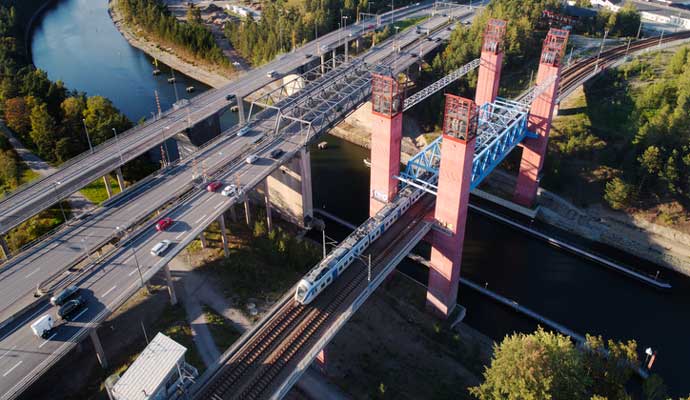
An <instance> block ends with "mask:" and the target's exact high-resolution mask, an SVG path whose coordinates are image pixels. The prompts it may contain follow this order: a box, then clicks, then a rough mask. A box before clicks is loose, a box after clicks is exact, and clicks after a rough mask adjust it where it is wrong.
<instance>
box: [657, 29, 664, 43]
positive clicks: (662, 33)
mask: <svg viewBox="0 0 690 400" xmlns="http://www.w3.org/2000/svg"><path fill="white" fill-rule="evenodd" d="M664 32H666V29H662V30H661V36H659V44H658V45H657V47H661V41H662V40H663V39H664Z"/></svg>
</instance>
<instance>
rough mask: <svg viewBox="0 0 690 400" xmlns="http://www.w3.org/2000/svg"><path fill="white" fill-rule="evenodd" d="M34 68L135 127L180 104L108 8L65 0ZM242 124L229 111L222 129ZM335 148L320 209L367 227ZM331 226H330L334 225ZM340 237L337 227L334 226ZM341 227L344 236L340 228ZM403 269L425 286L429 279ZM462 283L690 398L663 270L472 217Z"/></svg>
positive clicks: (347, 167)
mask: <svg viewBox="0 0 690 400" xmlns="http://www.w3.org/2000/svg"><path fill="white" fill-rule="evenodd" d="M32 53H33V59H34V62H35V64H36V65H37V66H38V67H39V68H42V69H44V70H46V71H47V72H48V75H49V77H50V78H51V79H54V80H57V79H61V80H63V81H64V82H65V84H66V85H67V87H69V88H70V89H76V90H80V91H85V92H87V93H88V94H89V95H96V94H98V95H103V96H106V97H108V98H110V99H111V100H112V101H113V103H114V104H115V106H117V107H119V108H120V109H121V110H122V111H123V112H124V113H125V114H126V115H127V116H128V117H129V118H130V119H132V120H134V121H136V120H138V119H139V118H141V117H143V116H150V113H151V112H153V111H155V110H156V105H155V98H154V94H153V91H154V90H156V91H158V93H159V95H160V100H161V106H162V107H163V109H166V108H168V107H170V105H171V104H172V103H173V102H174V101H175V93H174V90H173V86H172V85H170V84H168V83H167V77H168V75H169V68H167V67H166V66H163V65H161V67H160V68H161V70H162V71H163V74H161V75H159V76H157V77H154V76H152V73H151V71H152V60H151V58H150V57H148V56H147V55H145V54H144V53H143V52H141V51H139V50H138V49H135V48H133V47H131V46H130V45H129V44H128V43H127V42H126V41H125V39H124V38H123V37H122V36H121V35H120V33H119V32H118V31H117V29H116V28H115V26H114V24H113V23H112V21H111V20H110V17H109V16H108V13H107V2H106V0H61V1H58V2H57V3H56V4H55V5H54V6H53V7H51V8H50V9H49V10H47V11H46V12H45V14H44V16H43V17H42V18H40V19H39V20H38V22H37V25H36V28H35V30H34V32H33V37H32ZM176 76H177V77H178V82H179V83H178V88H177V89H178V96H180V97H183V96H188V94H187V93H185V91H184V88H185V87H186V86H189V85H193V86H195V87H196V88H197V93H198V92H200V91H202V90H207V89H208V87H207V86H205V85H203V84H201V83H199V82H196V81H194V80H192V79H190V78H187V77H184V76H182V75H181V74H176ZM233 123H235V118H234V115H232V114H230V113H227V114H226V117H224V118H223V125H224V126H226V127H227V126H229V125H230V124H233ZM326 140H327V141H328V142H329V147H328V149H326V150H323V151H322V150H317V149H314V150H313V151H312V174H313V186H314V206H315V207H323V208H325V209H326V210H328V211H330V212H331V213H334V214H337V215H339V216H340V217H342V218H343V219H346V220H349V221H352V222H354V223H359V222H361V221H362V220H364V219H365V218H366V215H367V209H368V199H367V195H368V174H369V171H368V169H367V168H366V167H365V165H364V163H363V161H362V160H363V159H364V158H365V157H367V156H368V154H367V151H366V150H365V149H362V148H360V147H357V146H355V145H353V144H350V143H347V142H344V141H342V140H340V139H337V138H334V137H330V136H329V137H327V139H326ZM329 226H330V225H329ZM329 229H331V228H329ZM333 229H336V228H333ZM405 264H406V265H404V266H403V267H402V268H404V269H405V271H407V272H409V273H411V274H412V275H414V276H415V277H418V278H419V279H421V280H424V279H425V273H424V272H423V271H422V270H420V268H419V267H415V266H414V265H411V263H409V264H408V263H405ZM462 274H463V276H465V277H467V278H469V279H471V280H473V281H474V282H477V283H480V284H482V285H484V284H486V285H487V287H488V288H489V289H492V290H494V291H496V292H498V293H500V294H502V295H504V296H507V297H509V298H511V299H513V300H515V301H517V302H519V303H520V304H522V305H525V306H527V307H530V308H532V309H533V310H535V311H537V312H539V313H541V314H543V315H545V316H546V317H548V318H551V319H553V320H555V321H558V322H560V323H562V324H564V325H566V326H568V327H569V328H571V329H573V330H575V331H577V332H580V333H583V334H584V333H593V334H601V335H603V336H604V337H606V338H614V339H636V340H637V342H638V346H639V347H640V355H642V356H643V354H642V351H643V349H644V348H646V347H647V346H651V347H652V348H654V349H655V350H657V351H658V358H657V362H656V364H655V365H654V371H655V372H657V373H659V374H660V375H661V376H662V377H663V378H664V380H665V381H666V383H667V384H668V385H669V387H670V389H671V394H673V395H675V396H680V395H687V394H688V393H689V392H690V381H689V380H687V379H685V378H686V376H687V367H688V360H689V359H690V334H688V332H689V331H690V318H688V315H689V314H688V310H690V279H688V278H685V277H683V276H680V275H677V274H673V273H671V272H668V271H665V270H664V271H663V272H662V276H663V277H664V278H665V279H666V280H668V281H670V282H671V284H672V285H673V289H672V290H671V291H668V292H661V291H657V290H654V289H652V288H650V287H647V286H644V285H643V284H641V283H638V282H637V281H633V280H631V279H629V278H626V277H623V276H621V275H619V274H617V273H614V272H611V271H609V270H607V269H604V268H603V267H601V266H598V265H596V264H593V263H591V262H589V261H585V260H583V259H581V258H579V257H576V256H574V255H572V254H569V253H566V252H563V251H561V250H558V249H555V248H553V247H550V246H549V245H547V244H546V243H544V242H540V241H538V240H536V239H533V238H532V237H530V236H528V235H526V234H524V233H522V232H519V231H517V230H515V229H513V228H510V227H507V226H505V225H502V224H500V223H498V222H495V221H493V220H491V219H488V218H486V217H483V216H481V215H479V214H476V213H473V212H471V213H470V215H469V220H468V227H467V232H466V239H465V247H464V249H463V266H462ZM459 302H460V303H461V304H462V305H464V306H465V307H466V308H467V317H466V319H465V322H467V323H468V324H470V325H471V326H473V327H475V328H476V329H478V330H480V331H482V332H484V333H485V334H487V335H489V336H491V337H492V338H494V339H496V340H498V339H500V338H501V337H503V336H504V335H505V334H508V333H511V332H513V331H531V330H533V329H534V328H535V325H534V323H533V322H532V321H531V320H529V319H527V318H525V317H522V316H520V315H517V314H515V313H514V312H513V311H511V310H509V309H507V308H505V307H503V306H500V305H497V304H496V303H494V302H493V301H492V300H489V299H488V298H486V297H483V296H481V295H479V294H477V293H476V292H473V291H471V290H470V289H468V288H466V287H463V286H461V288H460V294H459Z"/></svg>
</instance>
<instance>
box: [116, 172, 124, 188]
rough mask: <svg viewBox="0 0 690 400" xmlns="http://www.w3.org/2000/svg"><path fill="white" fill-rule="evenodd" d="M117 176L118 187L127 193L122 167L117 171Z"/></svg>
mask: <svg viewBox="0 0 690 400" xmlns="http://www.w3.org/2000/svg"><path fill="white" fill-rule="evenodd" d="M115 175H116V176H117V185H118V186H119V187H120V191H121V192H124V191H125V178H124V176H122V167H119V168H117V169H116V170H115Z"/></svg>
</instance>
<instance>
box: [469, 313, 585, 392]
mask: <svg viewBox="0 0 690 400" xmlns="http://www.w3.org/2000/svg"><path fill="white" fill-rule="evenodd" d="M582 361H583V360H582V356H581V354H580V351H579V350H578V349H577V348H575V346H574V345H573V343H572V341H571V340H570V338H568V337H566V336H563V335H560V334H555V333H551V332H547V331H545V330H543V329H542V328H541V327H539V328H538V329H537V331H536V332H534V333H531V334H524V333H515V334H513V335H510V336H506V337H505V338H504V339H503V341H502V342H501V343H500V344H499V345H494V355H493V357H492V359H491V365H490V367H488V368H485V370H484V374H483V376H484V382H483V383H482V384H481V385H479V386H475V387H472V388H470V389H469V390H470V393H471V394H472V395H474V396H475V397H477V398H478V399H481V400H493V399H496V400H498V399H507V400H543V399H558V400H568V399H585V398H587V388H588V386H589V384H590V379H589V378H588V377H587V375H586V374H585V373H584V366H583V364H582Z"/></svg>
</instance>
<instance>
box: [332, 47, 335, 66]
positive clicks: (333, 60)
mask: <svg viewBox="0 0 690 400" xmlns="http://www.w3.org/2000/svg"><path fill="white" fill-rule="evenodd" d="M332 60H333V68H335V49H333V58H332Z"/></svg>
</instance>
